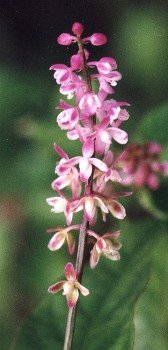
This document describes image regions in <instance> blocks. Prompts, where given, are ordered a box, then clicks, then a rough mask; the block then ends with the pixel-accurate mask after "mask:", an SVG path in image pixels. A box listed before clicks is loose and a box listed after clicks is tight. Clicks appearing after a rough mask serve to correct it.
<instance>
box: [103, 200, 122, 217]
mask: <svg viewBox="0 0 168 350" xmlns="http://www.w3.org/2000/svg"><path fill="white" fill-rule="evenodd" d="M107 207H108V209H109V210H110V212H111V214H112V215H113V216H114V217H115V218H117V219H124V218H125V216H126V212H125V208H124V207H123V205H122V204H121V203H119V202H117V201H114V200H113V201H111V202H110V203H109V204H108V205H107Z"/></svg>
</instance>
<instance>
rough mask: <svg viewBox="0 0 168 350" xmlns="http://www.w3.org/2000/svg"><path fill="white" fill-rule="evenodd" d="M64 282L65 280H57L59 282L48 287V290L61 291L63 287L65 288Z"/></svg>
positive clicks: (52, 291) (50, 291)
mask: <svg viewBox="0 0 168 350" xmlns="http://www.w3.org/2000/svg"><path fill="white" fill-rule="evenodd" d="M64 283H65V281H60V282H57V283H55V284H53V285H52V286H50V287H49V288H48V292H49V293H57V292H59V291H60V290H61V289H63V285H64Z"/></svg>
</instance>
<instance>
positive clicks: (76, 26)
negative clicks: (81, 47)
mask: <svg viewBox="0 0 168 350" xmlns="http://www.w3.org/2000/svg"><path fill="white" fill-rule="evenodd" d="M72 32H73V33H74V34H75V35H81V34H82V33H83V25H82V24H81V23H79V22H75V23H74V24H73V26H72Z"/></svg>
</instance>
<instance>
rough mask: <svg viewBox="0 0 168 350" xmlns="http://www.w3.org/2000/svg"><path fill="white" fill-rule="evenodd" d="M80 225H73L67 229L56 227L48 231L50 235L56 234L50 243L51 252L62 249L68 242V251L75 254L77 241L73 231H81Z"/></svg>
mask: <svg viewBox="0 0 168 350" xmlns="http://www.w3.org/2000/svg"><path fill="white" fill-rule="evenodd" d="M79 228H80V225H72V226H69V227H66V228H63V227H54V228H52V229H49V230H47V232H48V233H55V234H54V235H53V237H52V238H51V239H50V241H49V243H48V248H49V249H50V250H51V251H56V250H58V249H60V248H61V247H62V246H63V244H64V243H65V242H66V243H67V245H68V251H69V253H70V254H73V253H74V251H75V239H74V237H73V235H72V233H71V231H72V230H79Z"/></svg>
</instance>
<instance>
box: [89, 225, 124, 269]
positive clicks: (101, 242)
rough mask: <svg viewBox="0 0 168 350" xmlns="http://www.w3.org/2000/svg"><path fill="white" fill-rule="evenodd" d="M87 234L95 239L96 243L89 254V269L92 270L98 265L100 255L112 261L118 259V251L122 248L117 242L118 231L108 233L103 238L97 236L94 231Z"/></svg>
mask: <svg viewBox="0 0 168 350" xmlns="http://www.w3.org/2000/svg"><path fill="white" fill-rule="evenodd" d="M88 234H89V236H91V237H94V238H96V243H95V244H94V246H93V249H92V250H91V253H90V267H91V268H92V269H94V268H95V267H96V265H97V264H98V262H99V259H100V256H101V255H104V256H105V257H106V258H108V259H110V260H114V261H116V260H119V259H120V253H119V249H120V248H121V247H122V244H121V243H119V242H118V240H117V238H118V237H119V235H120V231H116V232H109V233H106V234H104V235H103V236H99V235H98V234H96V233H95V232H94V231H92V230H88Z"/></svg>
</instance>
